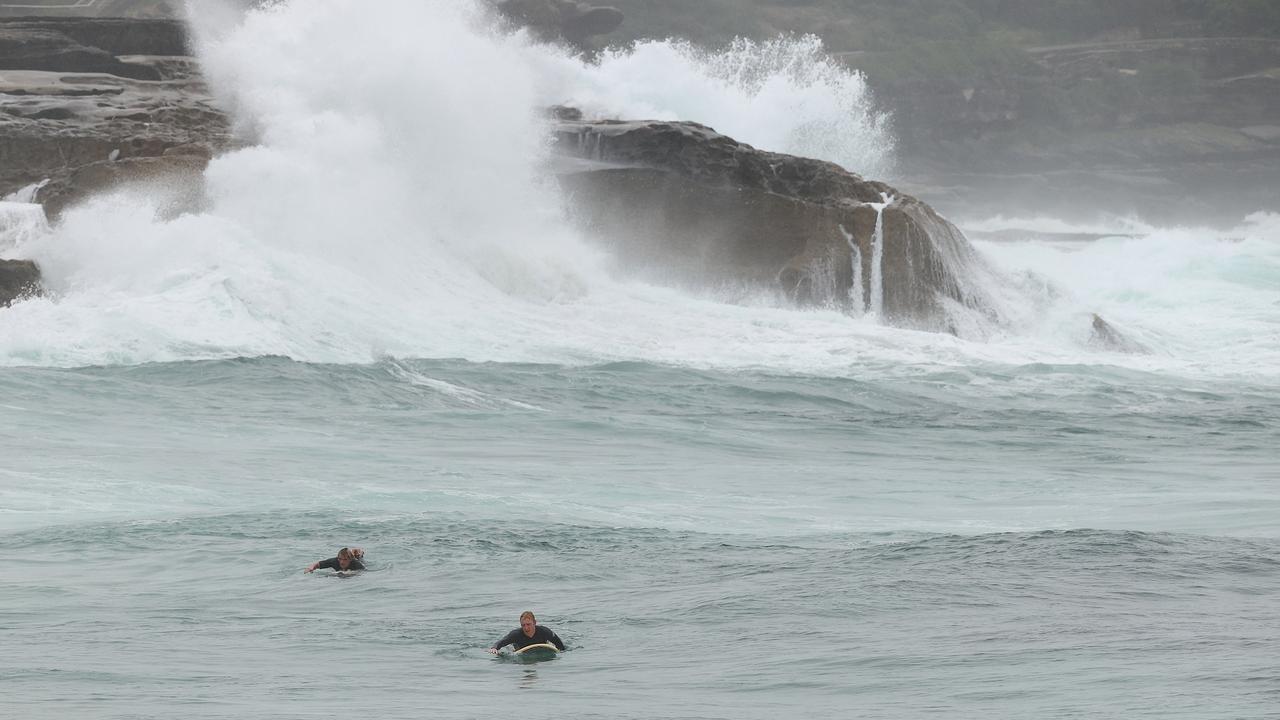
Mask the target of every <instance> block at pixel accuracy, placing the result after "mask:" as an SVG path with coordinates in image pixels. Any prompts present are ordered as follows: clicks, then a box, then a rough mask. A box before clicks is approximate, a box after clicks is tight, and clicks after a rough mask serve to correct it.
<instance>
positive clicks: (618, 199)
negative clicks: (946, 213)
mask: <svg viewBox="0 0 1280 720" xmlns="http://www.w3.org/2000/svg"><path fill="white" fill-rule="evenodd" d="M563 115H564V113H563V111H561V116H563ZM555 133H556V139H557V146H558V148H559V149H560V150H561V152H562V153H564V154H566V155H569V156H572V157H575V158H577V159H579V160H585V161H587V162H579V163H575V164H571V165H569V166H567V167H565V168H563V169H562V171H561V173H560V179H561V183H562V184H563V186H564V187H565V188H567V190H568V191H569V193H570V197H571V208H572V210H571V212H572V214H573V216H574V217H575V219H576V220H577V221H578V222H580V223H581V224H582V225H583V226H584V227H586V228H587V229H588V230H589V231H590V232H591V233H592V234H593V235H594V236H595V237H597V238H600V239H602V240H604V241H606V242H609V243H611V244H612V246H613V249H614V250H615V254H616V257H618V258H619V261H620V262H621V263H623V264H625V265H627V266H629V267H631V268H633V269H636V270H638V271H639V272H642V273H647V274H651V275H660V276H661V277H663V278H664V279H666V280H674V281H676V282H678V283H682V284H689V285H702V286H708V285H709V286H714V287H726V286H730V287H742V288H744V289H772V290H777V291H780V292H782V293H785V294H786V295H787V296H788V297H790V298H791V299H792V300H794V301H795V302H797V303H799V304H802V305H809V306H815V305H816V306H827V307H838V308H841V309H845V310H848V311H851V312H854V313H863V312H873V313H875V314H876V315H877V316H878V317H879V318H880V319H881V320H882V321H883V322H886V323H889V324H894V325H898V326H903V327H912V328H919V329H925V330H935V331H947V332H955V333H964V332H965V331H966V330H967V328H966V327H964V326H963V325H964V323H965V318H971V317H973V316H974V315H975V314H977V315H985V316H986V317H988V318H991V319H993V320H998V317H997V310H996V309H995V305H994V304H993V303H992V302H991V301H990V299H989V298H988V297H987V296H986V295H985V291H984V289H983V285H984V283H983V282H982V281H975V277H977V276H983V275H985V274H986V272H987V271H986V268H985V265H984V264H983V262H982V261H981V260H980V259H979V258H978V257H977V255H976V253H974V251H973V250H972V248H971V246H970V245H969V244H968V242H967V241H966V240H965V238H964V237H963V235H962V234H961V233H960V232H959V231H958V230H957V229H956V228H955V227H954V226H952V225H951V224H950V223H948V222H947V221H946V220H944V219H942V218H941V217H939V216H938V215H937V214H936V213H934V212H933V210H932V209H930V208H929V207H928V206H927V205H925V204H924V203H922V202H920V201H919V200H917V199H915V198H913V197H910V196H907V195H904V194H902V193H899V192H897V191H896V190H894V189H893V188H891V187H889V186H888V185H885V184H883V183H879V182H874V181H869V180H865V179H863V178H861V177H859V176H858V175H855V174H853V173H850V172H848V171H846V170H844V169H842V168H841V167H839V166H837V165H835V164H833V163H829V162H824V161H820V160H810V159H807V158H799V157H794V156H790V155H782V154H778V153H770V152H764V151H761V150H757V149H755V148H753V147H751V146H749V145H745V144H742V143H739V142H737V141H735V140H733V139H732V138H729V137H726V136H724V135H721V134H719V133H717V132H715V131H714V130H712V129H711V128H708V127H705V126H702V125H698V124H696V123H688V122H618V121H595V122H592V121H583V120H560V121H558V122H557V123H556V124H555Z"/></svg>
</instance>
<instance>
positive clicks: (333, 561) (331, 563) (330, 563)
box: [306, 558, 338, 572]
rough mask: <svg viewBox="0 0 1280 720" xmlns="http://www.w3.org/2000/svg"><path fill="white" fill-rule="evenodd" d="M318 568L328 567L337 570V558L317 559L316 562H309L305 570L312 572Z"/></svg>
mask: <svg viewBox="0 0 1280 720" xmlns="http://www.w3.org/2000/svg"><path fill="white" fill-rule="evenodd" d="M320 568H328V569H331V570H337V569H338V558H329V559H328V560H319V561H317V562H313V563H311V567H309V568H307V569H306V572H313V571H315V570H319V569H320Z"/></svg>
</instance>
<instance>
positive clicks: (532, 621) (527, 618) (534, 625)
mask: <svg viewBox="0 0 1280 720" xmlns="http://www.w3.org/2000/svg"><path fill="white" fill-rule="evenodd" d="M537 629H538V621H537V619H536V618H534V617H533V612H532V611H530V610H525V611H524V612H522V613H520V630H521V631H523V632H524V634H525V635H527V636H529V637H533V632H534V631H535V630H537Z"/></svg>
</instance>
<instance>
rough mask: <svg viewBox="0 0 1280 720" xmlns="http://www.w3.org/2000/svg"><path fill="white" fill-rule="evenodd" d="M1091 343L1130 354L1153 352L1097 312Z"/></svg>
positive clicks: (1101, 347)
mask: <svg viewBox="0 0 1280 720" xmlns="http://www.w3.org/2000/svg"><path fill="white" fill-rule="evenodd" d="M1089 344H1090V345H1092V346H1093V347H1095V348H1098V349H1101V350H1107V351H1110V352H1119V353H1126V354H1130V355H1146V354H1148V353H1150V352H1151V351H1150V350H1148V349H1147V347H1146V346H1145V345H1143V344H1142V343H1140V342H1137V341H1135V340H1131V339H1129V338H1128V337H1125V336H1124V334H1123V333H1121V332H1120V331H1119V330H1117V329H1116V328H1115V327H1113V326H1112V325H1111V323H1109V322H1107V321H1106V320H1103V319H1102V316H1100V315H1098V314H1097V313H1094V315H1093V331H1092V333H1091V334H1090V335H1089Z"/></svg>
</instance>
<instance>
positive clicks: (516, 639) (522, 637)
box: [489, 610, 564, 655]
mask: <svg viewBox="0 0 1280 720" xmlns="http://www.w3.org/2000/svg"><path fill="white" fill-rule="evenodd" d="M539 643H551V644H552V645H555V646H556V647H557V648H559V649H561V650H564V642H563V641H561V640H560V636H559V635H556V634H555V633H554V632H552V630H551V629H550V628H547V627H543V626H542V625H539V624H538V621H537V620H536V619H535V618H534V617H533V613H532V612H530V611H528V610H525V611H524V612H522V613H520V627H518V628H516V629H515V630H512V631H511V632H509V633H507V634H506V636H505V637H503V638H502V639H501V640H499V641H498V642H496V643H494V644H493V645H492V646H490V647H489V652H491V653H493V654H494V655H497V654H498V650H499V649H501V648H504V647H506V646H508V645H514V646H515V647H516V650H519V649H520V648H522V647H525V646H526V645H537V644H539Z"/></svg>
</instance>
